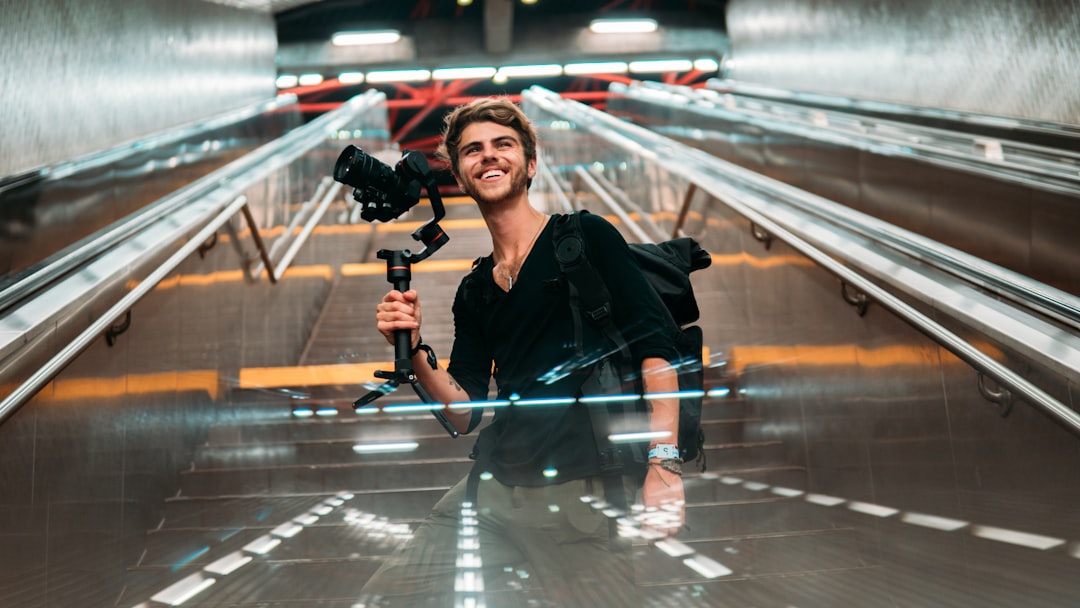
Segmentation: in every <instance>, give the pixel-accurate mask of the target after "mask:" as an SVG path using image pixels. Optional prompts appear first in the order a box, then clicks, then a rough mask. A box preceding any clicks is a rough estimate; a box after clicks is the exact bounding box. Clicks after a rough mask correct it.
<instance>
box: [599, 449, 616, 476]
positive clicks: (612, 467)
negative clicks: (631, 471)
mask: <svg viewBox="0 0 1080 608" xmlns="http://www.w3.org/2000/svg"><path fill="white" fill-rule="evenodd" d="M599 453H600V471H601V472H602V473H614V472H618V471H621V470H622V463H621V462H619V454H620V452H619V448H614V447H612V448H606V449H603V450H600V451H599Z"/></svg>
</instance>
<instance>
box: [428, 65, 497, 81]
mask: <svg viewBox="0 0 1080 608" xmlns="http://www.w3.org/2000/svg"><path fill="white" fill-rule="evenodd" d="M497 71H498V70H496V69H495V68H493V67H475V68H438V69H436V70H434V71H433V72H431V79H432V80H457V79H472V78H491V77H493V76H495V73H496V72H497Z"/></svg>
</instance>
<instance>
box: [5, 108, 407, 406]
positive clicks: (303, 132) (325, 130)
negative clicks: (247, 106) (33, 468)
mask: <svg viewBox="0 0 1080 608" xmlns="http://www.w3.org/2000/svg"><path fill="white" fill-rule="evenodd" d="M385 98H386V97H385V94H383V93H381V92H378V91H375V90H369V91H368V92H367V93H365V94H363V95H359V96H356V97H354V98H352V99H350V100H349V101H348V102H346V103H345V104H342V106H341V107H340V108H338V109H336V110H334V111H333V112H330V113H327V114H324V115H323V116H321V117H319V118H318V119H315V120H313V121H311V122H310V123H308V124H306V125H304V126H302V127H299V128H297V129H295V130H294V131H292V132H290V133H288V134H286V135H284V136H283V137H281V138H279V139H278V140H275V141H273V142H269V143H267V144H265V145H263V146H262V147H260V148H258V149H257V150H255V151H253V152H251V153H249V154H248V155H245V156H244V157H242V158H240V159H237V160H235V161H233V162H232V163H230V164H229V165H227V166H226V167H223V168H222V169H221V170H219V171H215V172H214V173H212V174H210V175H207V176H206V177H204V178H202V179H200V180H199V181H197V182H195V183H193V184H191V185H190V186H188V187H185V188H184V189H182V190H181V191H179V192H178V193H175V194H174V195H172V196H170V197H167V200H165V201H164V202H163V203H162V204H155V205H154V211H153V213H152V214H145V213H140V214H139V215H140V217H139V218H137V219H134V220H132V222H133V223H134V224H135V225H136V226H137V228H128V229H125V230H119V229H118V230H116V231H110V235H112V236H114V237H115V238H116V240H113V241H107V242H106V243H107V246H108V248H109V249H111V248H112V247H113V246H115V245H118V244H119V243H120V242H122V241H124V240H126V238H136V237H137V236H138V235H139V234H141V233H142V231H143V230H145V229H146V228H148V227H149V226H151V225H152V224H155V223H157V222H161V223H165V222H167V221H168V220H169V218H170V214H172V213H175V214H179V213H181V212H183V211H184V210H185V208H188V207H189V206H191V205H193V204H194V203H198V202H201V201H206V200H208V199H211V198H214V199H216V200H215V203H214V204H213V205H210V206H209V207H210V208H211V209H212V210H213V211H212V212H211V213H207V214H206V215H207V217H204V219H203V220H202V222H201V228H200V229H199V231H198V233H197V234H196V235H195V236H194V237H191V238H187V239H186V240H185V242H184V243H183V244H182V245H181V246H180V248H179V249H178V250H177V251H176V252H175V253H173V254H172V255H171V256H170V257H169V258H168V259H167V260H166V261H165V262H164V263H163V264H161V265H160V266H158V267H157V268H156V269H154V270H152V271H151V272H150V273H149V274H148V276H147V277H146V278H144V279H143V280H141V281H140V282H139V284H138V285H137V286H136V287H135V288H133V289H132V290H130V291H129V292H128V293H127V294H125V295H124V296H123V297H122V298H121V299H120V300H119V301H118V302H117V303H115V304H114V305H113V306H111V307H110V308H109V310H107V311H106V312H105V313H103V314H102V315H101V316H100V317H98V318H97V319H95V320H94V321H92V322H90V324H89V326H88V327H87V328H86V329H85V330H83V331H81V332H80V333H79V335H78V336H77V337H76V338H75V339H74V340H72V341H71V342H69V343H68V344H66V345H64V346H63V347H62V348H60V349H59V351H58V352H57V353H56V354H54V355H53V356H52V357H51V358H50V359H49V361H47V362H46V363H45V364H44V365H43V366H41V367H40V368H38V370H37V371H35V372H34V373H32V374H31V375H30V377H29V378H28V379H26V380H24V381H22V382H21V383H20V384H19V386H18V387H17V388H16V389H15V390H13V391H12V392H11V393H10V394H9V395H7V396H5V397H4V398H3V400H0V423H3V421H4V420H6V419H7V418H8V417H9V416H11V415H12V414H13V413H14V412H15V411H16V410H18V408H19V407H21V406H22V405H24V404H25V403H26V402H27V401H29V400H30V399H31V398H32V397H33V395H34V394H35V393H36V392H37V391H38V390H40V389H41V387H42V386H44V385H45V384H46V383H47V382H49V381H50V380H51V379H52V378H53V377H55V375H56V374H58V373H59V372H60V371H61V370H62V369H63V368H64V366H66V365H67V364H68V363H70V362H71V361H72V360H73V359H74V358H75V357H76V356H78V355H79V353H81V352H82V351H83V350H84V349H85V348H86V347H87V346H89V345H90V344H91V343H92V342H93V341H94V340H95V339H96V338H97V337H98V336H99V335H100V334H101V332H102V331H104V330H105V329H106V328H107V327H108V326H109V325H110V324H111V323H112V322H113V321H114V320H115V319H116V318H117V317H118V316H120V315H122V314H123V313H124V311H126V310H130V309H131V307H132V306H134V305H135V303H136V302H138V301H139V300H140V299H141V298H142V297H143V296H145V295H146V294H147V293H149V291H150V290H151V289H153V288H154V287H155V286H156V285H157V284H158V283H159V282H160V281H161V280H163V279H164V278H165V277H166V276H167V275H168V274H169V273H170V272H172V271H173V270H174V269H175V268H176V267H177V266H178V265H179V264H180V263H181V262H183V260H184V259H185V258H187V257H188V256H189V255H191V254H192V253H193V252H194V251H196V250H197V249H198V248H199V247H200V246H201V245H202V243H203V242H204V241H206V240H207V239H208V238H209V237H210V236H211V235H213V234H214V233H216V231H217V230H218V229H219V228H220V227H221V226H222V225H223V224H224V223H225V222H226V221H228V219H229V218H231V217H232V216H233V215H235V214H236V213H237V212H239V211H240V209H241V208H243V206H244V205H246V204H247V201H246V198H244V197H243V195H242V190H243V189H244V188H247V187H249V186H250V185H251V184H253V183H255V182H256V181H257V180H258V179H261V178H262V177H263V176H264V175H265V173H266V172H269V171H273V170H275V169H276V168H278V167H282V166H286V165H287V164H289V163H291V162H293V161H295V160H296V159H297V158H299V157H300V156H302V155H303V154H304V153H305V152H307V151H308V150H310V149H312V148H314V147H316V146H318V145H319V144H321V143H323V142H325V141H326V139H327V137H328V136H332V135H333V134H335V133H336V132H337V131H338V130H339V129H342V128H344V126H345V125H347V124H349V123H350V122H352V121H354V120H355V119H356V117H357V116H359V115H361V114H362V113H364V112H366V111H368V110H369V109H370V108H372V107H374V106H375V105H376V104H379V103H384V102H385ZM217 199H220V202H217ZM148 215H152V218H153V219H147V216H148ZM121 234H122V235H126V237H120V236H116V235H121ZM172 245H173V243H157V244H156V250H158V251H163V250H165V249H166V248H168V247H170V246H172ZM103 254H104V251H97V252H95V251H84V252H83V256H82V257H80V258H78V262H80V267H83V266H85V265H87V264H89V263H90V262H91V261H92V260H94V259H96V258H97V257H99V256H101V255H103ZM56 281H59V278H54V279H53V282H52V283H49V284H48V285H52V284H53V283H55V282H56ZM77 299H78V297H77V296H75V297H73V300H75V301H77ZM73 303H74V302H73V301H68V305H71V304H73ZM17 313H18V308H15V309H14V314H17Z"/></svg>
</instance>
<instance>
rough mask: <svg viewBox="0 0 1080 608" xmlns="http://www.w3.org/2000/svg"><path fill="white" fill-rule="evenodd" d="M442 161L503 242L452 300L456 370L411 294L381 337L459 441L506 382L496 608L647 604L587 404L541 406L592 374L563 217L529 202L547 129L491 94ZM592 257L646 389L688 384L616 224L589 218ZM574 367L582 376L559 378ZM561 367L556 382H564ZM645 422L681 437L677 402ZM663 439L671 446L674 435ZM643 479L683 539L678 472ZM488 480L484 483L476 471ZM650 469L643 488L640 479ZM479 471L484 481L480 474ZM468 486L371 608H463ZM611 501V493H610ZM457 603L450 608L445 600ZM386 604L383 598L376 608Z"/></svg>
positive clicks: (458, 116)
mask: <svg viewBox="0 0 1080 608" xmlns="http://www.w3.org/2000/svg"><path fill="white" fill-rule="evenodd" d="M439 153H440V155H441V156H443V157H444V158H445V159H446V160H447V161H448V163H449V165H450V167H451V171H452V172H453V174H454V177H455V179H456V180H457V182H458V185H459V186H460V188H461V190H462V191H463V192H465V193H467V194H468V195H469V196H470V197H472V198H473V199H474V200H475V201H476V204H477V206H478V208H479V210H480V213H481V215H482V216H483V219H484V222H485V224H486V225H487V228H488V230H489V232H490V233H491V241H492V252H491V254H490V255H488V256H485V257H483V258H481V259H480V260H478V262H477V264H476V265H475V267H474V268H473V270H472V271H471V272H470V273H469V274H468V275H467V276H466V277H465V278H464V279H463V280H462V282H461V284H460V286H459V287H458V290H457V293H456V295H455V300H454V305H453V313H454V330H455V339H454V346H453V351H452V353H451V355H450V362H451V363H450V367H449V369H444V368H442V367H441V365H436V366H435V367H432V366H431V365H430V364H429V363H428V360H427V357H426V354H425V353H423V352H421V349H420V346H421V336H420V328H421V305H420V299H419V296H418V295H417V294H416V292H415V291H413V290H410V291H407V292H405V293H401V292H399V291H396V290H392V291H391V292H390V293H388V294H387V295H386V296H385V297H384V298H383V299H382V301H381V302H380V303H379V305H378V306H377V309H376V320H377V327H378V330H379V331H380V332H381V333H382V334H383V335H384V336H385V337H386V338H387V340H388V341H390V343H391V344H392V343H393V334H394V332H395V331H398V330H409V331H410V332H411V335H412V342H411V344H412V347H413V353H414V354H413V367H414V369H415V371H416V374H417V378H418V380H419V382H420V383H421V384H422V385H423V387H424V388H425V389H426V390H427V391H428V393H429V394H430V395H431V396H432V397H433V398H434V399H435V400H436V401H439V402H442V403H445V404H447V409H446V410H445V415H446V416H447V418H448V419H449V421H450V423H451V424H453V425H454V427H455V428H457V429H458V430H459V431H460V432H462V433H468V432H469V431H471V430H473V429H474V428H475V427H476V426H477V425H478V424H479V422H480V419H481V411H480V410H479V409H477V408H468V407H457V408H455V404H462V403H465V402H475V401H479V400H484V399H486V398H487V397H488V386H489V382H490V379H491V377H492V375H494V378H495V381H496V385H497V387H498V399H501V400H508V401H509V402H510V403H511V404H510V405H509V406H507V407H500V408H497V409H496V412H495V417H494V419H493V421H492V423H491V424H490V425H488V427H486V428H485V429H484V430H482V431H481V433H480V439H479V440H478V441H477V448H476V450H474V453H475V457H476V460H477V465H476V467H474V469H476V470H474V472H473V475H474V477H473V482H472V483H473V484H474V485H475V487H476V488H477V489H476V502H477V506H476V512H477V520H478V528H479V531H480V537H479V546H480V556H481V558H482V562H483V567H484V569H483V575H484V587H485V589H486V592H487V594H486V599H487V605H488V606H489V607H490V606H503V605H507V606H516V605H538V606H628V605H636V604H637V603H638V595H637V592H636V591H635V589H634V586H633V570H632V565H631V564H630V559H629V557H630V556H629V551H628V550H627V549H625V548H623V549H619V548H617V543H615V542H614V541H615V539H614V538H612V536H611V535H612V534H613V532H612V526H609V523H610V522H609V520H608V517H607V516H605V515H604V514H603V513H602V512H600V510H598V509H594V508H592V507H591V506H590V505H588V504H586V502H584V501H583V500H582V497H583V496H595V497H600V498H603V497H604V494H605V493H604V480H603V478H602V476H601V468H600V457H599V453H598V449H597V445H596V443H597V442H596V439H595V437H594V435H593V429H592V422H591V419H590V414H589V412H588V410H587V409H586V407H587V406H585V405H582V404H567V403H566V400H563V401H561V402H558V403H561V404H555V405H539V404H538V403H541V402H543V398H553V397H567V396H576V395H579V394H580V391H581V390H582V388H581V387H582V383H583V381H584V380H585V376H587V374H588V371H589V370H588V369H585V370H578V371H575V370H573V367H574V366H573V365H568V363H569V362H572V361H573V360H574V359H575V354H576V352H577V349H576V344H575V338H574V337H575V335H577V334H575V329H574V319H573V316H572V314H571V308H570V305H569V295H568V294H569V288H568V286H567V285H566V283H565V280H560V277H561V272H560V268H559V265H558V263H557V261H556V259H555V256H554V245H553V243H552V236H551V230H552V223H553V222H554V221H557V219H558V218H557V217H555V218H552V217H549V216H547V215H544V214H542V213H540V212H539V211H537V210H536V209H535V208H533V207H532V205H531V204H530V203H529V198H528V188H529V185H530V184H531V180H532V178H533V176H534V175H535V174H536V165H537V159H536V134H535V132H534V130H533V128H532V126H531V124H530V123H529V121H528V119H527V118H526V117H525V115H524V113H522V112H521V110H520V109H519V108H518V107H517V106H516V105H514V104H513V103H512V102H510V101H508V100H506V99H482V100H477V101H475V102H473V103H470V104H467V105H465V106H462V107H459V108H457V109H455V110H454V111H453V112H452V113H451V114H450V115H448V116H447V118H446V128H445V132H444V141H443V143H442V145H441V146H440V150H439ZM582 229H583V232H584V236H585V240H586V246H587V248H588V249H589V251H590V252H592V253H590V260H592V262H593V264H594V266H596V267H597V270H598V271H599V272H600V274H601V276H603V277H605V280H606V282H607V283H608V288H609V290H610V291H611V293H612V302H613V308H614V310H613V311H612V312H613V314H614V318H615V321H616V324H617V326H618V327H619V329H620V330H621V331H622V333H623V335H624V336H626V338H627V341H628V342H630V344H631V351H632V353H633V356H634V359H635V361H636V362H638V364H639V365H640V369H641V374H642V385H643V388H644V390H645V391H646V392H648V393H667V392H673V391H677V390H678V380H677V377H676V373H675V371H674V370H673V369H672V368H671V366H670V365H669V364H668V361H669V360H673V358H674V357H675V356H676V354H675V352H674V351H673V349H672V346H671V336H670V335H669V334H668V333H667V332H666V331H658V329H657V328H664V327H668V325H667V324H666V323H665V322H664V319H665V318H666V317H665V315H666V314H667V313H666V310H665V309H664V308H663V304H662V303H661V302H660V301H659V299H658V298H657V297H655V294H653V293H652V291H651V289H650V288H649V286H648V284H647V283H646V280H645V278H644V277H643V276H642V274H641V272H640V270H638V268H637V267H636V265H635V264H634V262H633V261H632V258H631V256H630V253H629V250H628V248H627V244H626V242H625V241H624V240H623V238H622V237H621V235H619V233H618V232H617V230H616V229H615V228H614V227H613V226H611V224H609V223H608V222H607V221H606V220H604V219H602V218H600V217H598V216H593V215H586V216H584V217H582ZM583 325H585V326H584V327H582V328H581V329H582V333H581V334H580V335H581V336H583V339H582V341H583V343H584V344H585V345H586V346H587V350H588V351H589V352H593V351H596V350H597V349H603V348H605V346H604V344H605V340H604V338H603V334H602V333H601V332H600V330H599V329H597V328H594V327H591V326H588V325H587V324H583ZM568 367H569V368H570V373H565V372H563V371H562V370H565V369H566V368H568ZM556 371H558V372H559V373H554V372H556ZM649 404H650V411H649V413H648V426H649V428H650V430H651V431H654V432H656V433H658V434H661V435H663V434H665V433H666V434H667V436H668V437H670V438H671V439H668V440H667V442H666V443H671V444H673V443H674V441H675V440H674V438H675V437H677V436H678V424H679V421H678V412H679V403H678V400H677V399H674V398H673V399H655V400H650V401H649ZM660 443H665V442H664V441H663V440H661V441H660ZM659 461H660V458H655V459H650V463H651V464H649V465H641V466H642V467H643V468H644V470H643V471H641V472H640V474H639V475H638V477H637V478H636V479H635V478H634V475H633V473H634V471H632V470H629V469H628V470H627V476H628V480H627V482H626V486H625V487H626V488H627V490H626V491H627V492H628V494H629V497H630V498H631V502H632V498H633V495H632V494H633V492H634V491H635V490H636V487H635V485H640V487H641V493H642V502H643V503H644V505H645V507H646V508H647V509H649V510H653V511H659V512H665V513H671V514H673V517H674V523H673V524H672V525H671V526H670V528H669V529H668V530H666V532H673V531H674V530H676V529H677V528H678V527H679V526H680V525H681V523H682V521H683V499H684V496H683V495H684V492H683V485H682V479H681V477H680V476H679V474H678V473H677V472H675V471H673V470H670V467H661V466H653V465H658V464H659ZM481 473H483V475H480V474H481ZM641 474H643V475H644V480H643V481H641V478H640V475H641ZM477 476H478V477H477ZM468 487H469V483H468V482H467V481H466V480H463V481H462V482H461V483H459V484H458V485H457V486H455V488H453V489H451V490H450V492H448V493H447V495H446V496H444V497H443V499H442V500H440V501H439V503H438V504H437V505H436V507H435V509H434V511H433V513H432V515H431V517H429V519H428V520H426V521H425V523H424V524H423V525H422V526H420V528H419V529H418V530H417V531H416V533H415V535H414V537H413V539H412V540H411V541H410V543H409V544H408V545H407V546H406V547H404V548H403V550H402V551H400V552H399V553H398V554H397V555H395V556H394V557H392V558H390V559H389V560H388V561H387V562H386V563H385V564H384V565H383V567H382V568H380V570H379V572H377V573H376V574H375V575H374V576H373V577H372V579H371V580H370V581H369V584H368V585H367V586H366V587H365V598H370V599H368V601H369V602H371V603H366V604H364V605H365V606H371V605H375V606H382V605H388V606H390V605H393V606H397V605H401V606H410V607H415V606H427V605H431V606H450V605H453V600H452V598H453V595H452V593H453V590H454V583H453V576H454V568H455V558H456V556H457V555H458V553H457V552H456V548H457V546H458V544H457V542H458V535H457V534H458V530H459V528H460V525H459V524H460V522H461V505H462V502H463V501H465V500H466V489H467V488H468ZM608 498H609V499H610V498H611V497H610V496H609V497H608ZM448 601H449V603H447V602H448ZM380 602H381V603H380Z"/></svg>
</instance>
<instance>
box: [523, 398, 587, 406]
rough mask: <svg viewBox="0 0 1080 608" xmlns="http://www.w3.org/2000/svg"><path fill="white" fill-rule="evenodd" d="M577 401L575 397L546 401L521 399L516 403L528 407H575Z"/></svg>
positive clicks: (548, 399) (547, 399)
mask: <svg viewBox="0 0 1080 608" xmlns="http://www.w3.org/2000/svg"><path fill="white" fill-rule="evenodd" d="M575 401H577V400H576V399H574V398H573V397H550V398H546V399H520V400H517V401H515V402H514V403H516V404H517V405H519V406H522V407H527V406H530V405H573V404H574V402H575Z"/></svg>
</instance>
